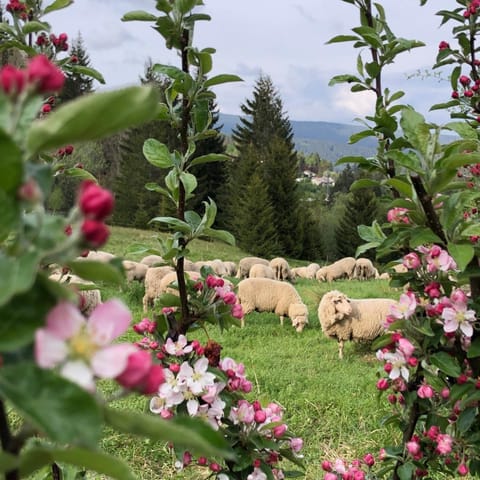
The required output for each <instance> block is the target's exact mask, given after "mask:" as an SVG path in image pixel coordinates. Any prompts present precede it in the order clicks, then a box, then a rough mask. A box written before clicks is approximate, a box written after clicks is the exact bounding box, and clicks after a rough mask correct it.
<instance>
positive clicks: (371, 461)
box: [363, 453, 375, 467]
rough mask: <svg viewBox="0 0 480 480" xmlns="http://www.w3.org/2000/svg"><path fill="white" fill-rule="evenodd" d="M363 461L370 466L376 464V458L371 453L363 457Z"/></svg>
mask: <svg viewBox="0 0 480 480" xmlns="http://www.w3.org/2000/svg"><path fill="white" fill-rule="evenodd" d="M363 461H364V462H365V463H366V464H367V465H368V466H369V467H371V466H373V465H374V464H375V458H374V457H373V455H372V454H371V453H367V454H366V455H365V456H364V457H363Z"/></svg>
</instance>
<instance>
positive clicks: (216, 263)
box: [210, 258, 228, 277]
mask: <svg viewBox="0 0 480 480" xmlns="http://www.w3.org/2000/svg"><path fill="white" fill-rule="evenodd" d="M210 266H211V267H212V270H213V271H214V272H215V274H216V275H218V276H219V277H226V276H227V273H228V269H227V267H226V266H225V263H224V262H223V260H220V259H218V258H216V259H215V260H212V261H211V262H210Z"/></svg>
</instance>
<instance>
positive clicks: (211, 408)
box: [195, 397, 226, 430]
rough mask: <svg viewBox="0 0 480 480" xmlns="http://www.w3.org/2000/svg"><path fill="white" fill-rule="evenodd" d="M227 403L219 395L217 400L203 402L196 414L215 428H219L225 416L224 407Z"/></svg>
mask: <svg viewBox="0 0 480 480" xmlns="http://www.w3.org/2000/svg"><path fill="white" fill-rule="evenodd" d="M225 407H226V403H225V402H224V401H223V400H222V399H221V398H220V397H217V398H216V399H215V401H214V402H213V403H212V404H210V405H207V404H203V405H200V406H199V407H198V411H197V413H196V414H195V416H196V417H199V418H203V419H204V420H205V421H206V422H208V423H209V424H210V425H211V427H212V428H213V429H214V430H218V428H219V426H220V424H221V420H222V418H223V417H224V415H225V414H224V409H225Z"/></svg>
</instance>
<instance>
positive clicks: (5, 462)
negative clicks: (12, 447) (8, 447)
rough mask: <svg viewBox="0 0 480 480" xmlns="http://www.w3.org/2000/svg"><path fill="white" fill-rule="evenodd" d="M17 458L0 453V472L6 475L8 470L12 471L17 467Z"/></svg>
mask: <svg viewBox="0 0 480 480" xmlns="http://www.w3.org/2000/svg"><path fill="white" fill-rule="evenodd" d="M18 463H19V461H18V458H17V457H16V456H15V455H12V454H11V453H7V452H4V451H0V472H1V473H6V472H8V471H10V470H14V469H16V468H17V466H18Z"/></svg>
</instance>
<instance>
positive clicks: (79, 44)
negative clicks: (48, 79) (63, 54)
mask: <svg viewBox="0 0 480 480" xmlns="http://www.w3.org/2000/svg"><path fill="white" fill-rule="evenodd" d="M70 58H75V59H76V60H75V62H73V61H72V63H73V65H74V67H73V69H72V71H67V72H66V78H65V84H64V87H63V89H62V92H61V94H60V95H59V99H60V101H61V102H66V101H68V100H72V99H74V98H77V97H80V96H81V95H85V94H86V93H90V92H92V91H93V87H92V84H93V79H92V78H91V77H88V76H86V75H83V74H82V73H79V72H77V71H75V66H77V65H78V66H81V67H90V58H89V56H88V54H87V51H86V48H85V45H84V43H83V38H82V35H81V33H80V32H79V33H78V36H77V38H76V39H75V40H74V41H73V43H72V48H71V50H70Z"/></svg>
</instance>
